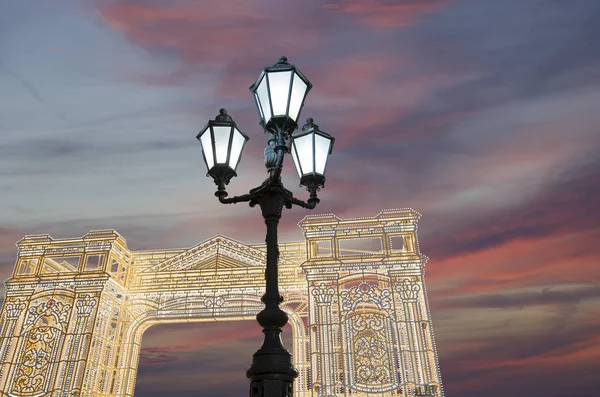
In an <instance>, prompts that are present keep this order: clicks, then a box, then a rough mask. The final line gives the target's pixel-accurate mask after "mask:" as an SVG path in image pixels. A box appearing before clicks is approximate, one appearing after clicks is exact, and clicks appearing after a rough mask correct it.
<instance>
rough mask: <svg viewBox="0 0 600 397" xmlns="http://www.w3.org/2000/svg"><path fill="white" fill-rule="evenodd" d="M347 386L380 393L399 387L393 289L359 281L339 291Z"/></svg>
mask: <svg viewBox="0 0 600 397" xmlns="http://www.w3.org/2000/svg"><path fill="white" fill-rule="evenodd" d="M340 298H341V301H340V306H341V307H340V309H341V314H342V319H341V320H342V330H343V339H344V343H345V345H346V346H345V347H346V349H345V350H346V352H347V355H346V357H345V360H344V361H345V366H346V372H347V374H348V381H347V382H348V383H347V386H348V387H349V388H351V389H354V390H357V391H362V392H367V393H382V392H386V391H390V390H395V389H397V388H398V386H399V384H400V383H401V382H400V378H399V372H398V368H397V360H396V359H395V356H396V354H397V352H396V337H395V333H394V321H393V317H392V316H391V313H392V306H393V303H392V291H391V290H390V289H387V288H380V286H378V285H377V283H367V282H364V281H363V282H361V283H360V284H358V285H355V286H353V287H351V288H350V289H347V290H344V291H342V292H341V293H340Z"/></svg>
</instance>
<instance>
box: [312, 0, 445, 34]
mask: <svg viewBox="0 0 600 397" xmlns="http://www.w3.org/2000/svg"><path fill="white" fill-rule="evenodd" d="M446 3H447V2H446V1H443V0H421V1H412V0H395V1H390V0H362V1H351V0H337V1H336V0H334V1H331V2H329V3H327V4H325V5H323V8H325V9H327V10H330V11H333V12H336V13H343V14H350V15H354V16H356V17H357V19H358V21H360V22H362V23H365V24H368V25H372V26H375V27H379V28H390V27H399V26H407V25H412V24H414V23H416V21H417V20H418V19H419V17H420V16H421V14H425V13H428V12H432V11H435V10H437V9H438V8H440V7H442V6H443V5H444V4H446Z"/></svg>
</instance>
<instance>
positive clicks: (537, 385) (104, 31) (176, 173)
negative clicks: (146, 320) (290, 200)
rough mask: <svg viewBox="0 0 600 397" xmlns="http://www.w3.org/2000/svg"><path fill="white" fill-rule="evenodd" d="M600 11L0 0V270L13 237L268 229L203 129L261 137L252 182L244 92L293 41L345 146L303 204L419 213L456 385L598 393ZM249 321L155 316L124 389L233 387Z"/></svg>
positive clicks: (577, 1)
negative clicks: (217, 168) (219, 188)
mask: <svg viewBox="0 0 600 397" xmlns="http://www.w3.org/2000/svg"><path fill="white" fill-rule="evenodd" d="M598 18H600V2H598V1H597V0H502V1H499V0H364V1H351V0H304V1H296V2H291V1H279V0H227V1H225V0H203V1H192V0H176V1H166V0H164V1H158V0H106V1H105V0H53V1H41V0H35V1H34V0H19V1H11V0H0V279H7V278H8V277H9V276H10V274H11V273H12V271H13V268H14V263H15V259H16V247H15V242H16V241H18V240H19V239H20V238H22V237H23V236H24V235H26V234H36V233H49V234H50V235H52V236H53V237H54V238H66V237H77V236H82V235H84V234H85V233H86V232H87V231H89V230H98V229H107V228H108V229H116V230H117V231H118V232H119V233H120V234H121V235H123V236H124V237H125V239H126V240H127V243H128V246H129V248H130V249H132V250H142V249H160V248H179V247H189V246H193V245H195V244H196V243H199V242H201V241H204V240H205V239H207V238H210V237H211V236H214V235H215V234H223V235H225V236H228V237H231V238H234V239H236V240H240V241H245V242H248V243H259V242H261V241H262V240H263V237H262V230H264V224H263V221H262V217H261V216H260V212H259V211H257V210H256V209H254V210H253V209H250V208H248V207H247V206H245V205H241V206H239V205H238V206H231V205H229V206H223V205H221V204H219V203H218V202H217V200H216V198H215V197H214V196H213V193H214V191H215V186H214V183H213V182H212V180H210V179H209V178H206V177H205V173H206V170H205V165H204V163H203V160H202V155H201V149H200V144H199V143H198V142H197V141H196V140H195V136H196V134H197V133H198V131H199V130H200V128H201V127H202V126H203V125H204V124H205V123H206V121H207V120H208V119H211V118H214V116H216V115H217V113H218V109H219V108H221V107H226V108H227V109H228V110H229V113H230V115H231V116H232V117H233V118H234V120H236V122H237V123H238V125H240V127H241V128H242V129H243V130H244V131H245V132H246V134H247V135H248V136H249V137H250V140H249V141H248V144H247V146H246V148H245V150H244V153H243V154H242V159H241V163H240V165H239V168H238V177H237V178H234V179H233V180H232V182H231V183H230V184H229V187H228V190H229V192H230V193H231V194H242V193H246V192H247V191H248V190H249V189H251V188H252V187H254V186H257V185H259V184H260V183H261V182H262V180H263V179H264V178H265V171H264V166H263V159H262V150H263V148H264V145H265V144H266V140H265V136H264V134H263V132H262V131H261V128H260V126H259V125H258V115H257V114H256V108H255V106H254V103H253V99H252V97H251V95H250V92H249V90H248V87H249V86H250V85H251V84H252V83H253V82H254V81H255V79H256V78H257V77H258V75H259V73H260V71H261V70H262V68H263V67H265V66H269V65H272V64H274V63H275V62H276V61H277V59H278V57H279V56H281V55H285V56H287V57H288V58H289V60H290V62H291V63H293V64H295V65H296V66H297V67H298V68H299V69H300V70H301V71H302V72H303V73H304V74H305V75H306V76H307V78H308V79H309V80H310V81H311V82H312V83H313V86H314V87H313V89H312V91H311V92H310V93H309V95H308V97H307V98H306V102H305V106H304V109H303V111H302V117H303V118H305V117H309V116H310V117H313V118H314V119H315V122H316V123H317V124H319V126H320V127H321V129H322V130H324V131H326V132H328V133H330V134H331V135H333V136H334V137H335V138H336V141H335V146H334V149H333V153H332V155H331V157H330V160H329V162H328V165H327V185H326V187H325V188H324V189H323V190H322V191H321V192H320V198H321V203H320V204H319V206H318V207H317V209H315V210H314V211H313V212H312V213H334V214H336V215H337V216H338V217H341V218H353V217H363V216H364V217H368V216H375V215H376V214H377V213H378V212H379V211H381V210H382V209H390V208H403V207H410V208H413V209H415V210H416V211H418V212H420V213H421V214H422V215H423V216H422V219H421V221H420V223H419V242H420V248H421V251H422V252H423V253H424V254H425V255H427V256H428V257H429V258H430V260H429V263H428V264H427V266H426V273H425V282H426V284H427V286H428V293H429V300H430V306H431V311H432V319H433V327H434V330H435V337H436V342H437V348H438V355H439V361H440V368H441V375H442V380H443V384H444V389H445V393H446V395H447V396H458V395H460V396H462V397H475V396H481V395H485V396H488V397H496V396H506V395H516V394H521V395H528V396H531V397H541V396H544V397H559V396H569V397H592V396H597V395H598V393H599V391H598V389H599V388H600V377H599V376H598V373H599V372H600V316H599V313H600V284H599V282H600V263H599V259H600V244H598V239H599V238H600V211H598V202H599V199H598V197H600V155H599V154H598V153H600V112H599V111H598V109H600V41H599V40H598V37H600V24H598V23H597V21H598ZM292 168H293V163H292V161H291V160H290V159H288V160H286V163H285V165H284V175H283V180H284V183H285V184H286V186H287V187H288V188H290V189H291V190H292V191H294V192H295V193H296V195H297V196H298V197H301V198H304V197H305V196H307V193H306V192H305V191H303V190H302V189H301V188H299V187H298V180H297V174H296V172H295V170H293V169H292ZM308 214H309V212H308V211H307V210H304V209H299V208H294V209H293V210H290V211H286V212H285V213H284V216H283V219H282V223H281V225H280V237H281V239H282V240H285V241H296V240H301V239H302V234H301V230H300V229H299V227H298V226H297V222H298V221H300V220H301V219H302V218H303V217H304V216H305V215H308ZM257 230H261V232H260V233H258V232H257ZM0 292H1V294H0V295H1V296H4V290H3V286H2V287H0ZM249 324H251V323H246V322H235V323H224V322H219V323H198V324H186V325H183V324H181V325H159V326H154V327H152V328H150V329H149V330H148V331H147V332H146V334H145V335H144V340H143V344H144V348H143V350H142V353H141V358H140V373H139V377H138V383H137V386H136V397H154V396H159V395H161V396H162V395H165V393H166V392H167V391H170V392H177V393H178V395H179V396H184V397H185V396H192V395H194V396H214V395H223V393H225V394H226V395H234V394H238V393H246V390H247V387H248V384H247V380H246V379H245V376H244V371H245V369H246V368H247V367H248V366H249V363H250V356H251V354H252V353H253V352H254V351H255V350H256V349H257V348H258V346H259V345H260V337H259V336H258V335H257V334H259V331H258V328H253V327H254V325H253V324H252V326H249ZM256 327H257V326H256ZM288 331H289V330H288ZM288 334H289V332H288ZM287 337H288V336H286V338H287ZM208 341H212V342H211V343H208ZM288 346H290V345H289V343H288ZM171 395H172V394H171Z"/></svg>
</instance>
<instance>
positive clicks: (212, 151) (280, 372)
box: [197, 57, 334, 397]
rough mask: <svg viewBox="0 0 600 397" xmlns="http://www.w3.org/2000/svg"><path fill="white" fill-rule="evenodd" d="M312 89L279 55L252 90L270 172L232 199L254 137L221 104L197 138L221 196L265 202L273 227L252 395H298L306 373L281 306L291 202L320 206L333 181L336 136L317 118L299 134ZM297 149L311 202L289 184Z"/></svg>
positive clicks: (250, 372) (302, 179)
mask: <svg viewBox="0 0 600 397" xmlns="http://www.w3.org/2000/svg"><path fill="white" fill-rule="evenodd" d="M311 88H312V84H311V83H310V82H309V81H308V79H307V78H306V77H305V76H304V75H303V74H302V73H301V72H300V71H299V70H298V69H297V68H296V67H295V66H294V65H290V64H289V63H288V61H287V58H286V57H281V58H279V62H277V63H276V64H275V65H274V66H272V67H266V68H264V69H263V71H262V72H261V74H260V76H259V78H258V79H257V80H256V82H255V83H254V84H252V86H251V87H250V91H251V92H252V95H253V96H254V101H255V103H256V107H257V111H258V114H259V119H260V121H259V124H260V125H261V126H262V127H263V129H264V131H265V133H267V134H268V141H267V146H266V148H265V151H264V161H265V166H266V168H267V172H268V174H269V177H268V178H267V179H266V180H265V181H264V182H263V183H262V184H261V185H260V186H258V187H256V188H254V189H251V190H250V192H249V193H247V194H243V195H241V196H235V197H227V196H228V193H227V191H226V188H225V186H226V185H227V184H229V181H230V180H231V178H232V177H234V176H237V174H236V172H235V170H236V168H237V165H238V163H239V160H240V157H241V154H242V150H243V148H244V145H245V144H246V141H247V140H248V137H247V136H246V135H245V134H244V133H243V132H242V130H240V129H239V128H238V126H237V124H236V123H235V122H234V121H233V119H232V118H231V116H230V115H228V114H227V110H225V109H221V110H220V111H219V115H218V116H217V117H216V118H215V120H214V121H213V120H211V121H209V122H208V123H207V124H206V126H205V127H204V128H203V129H202V131H201V132H200V133H199V134H198V136H197V138H198V140H199V141H200V142H201V144H202V153H203V155H204V161H205V163H206V166H207V168H208V174H207V176H211V177H212V178H213V179H214V181H215V184H216V185H217V191H216V193H215V196H217V197H218V198H219V201H220V202H221V203H223V204H233V203H239V202H249V204H250V207H254V206H256V205H257V204H258V205H259V207H260V209H261V211H262V215H263V218H264V220H265V224H266V226H267V235H266V240H265V242H266V246H267V265H266V271H265V280H266V288H265V289H266V290H265V294H264V295H263V297H262V299H261V301H262V302H263V303H264V305H265V307H264V309H263V310H262V311H261V312H260V313H258V314H257V315H256V320H257V322H258V323H259V324H260V325H261V326H262V327H263V334H264V342H263V345H262V346H261V348H260V349H259V350H258V351H257V352H256V353H254V355H253V356H252V365H251V366H250V368H249V369H248V371H247V372H246V376H247V377H248V378H250V397H291V396H292V391H293V382H294V378H296V377H297V376H298V372H297V371H296V369H295V368H294V367H293V365H292V356H291V354H290V353H289V352H288V351H287V350H286V349H285V347H284V346H283V344H282V343H281V328H282V327H283V326H284V325H285V324H286V323H287V322H288V316H287V314H286V313H285V312H284V311H283V310H281V308H280V307H279V304H280V303H281V302H283V297H282V296H281V295H280V294H279V277H278V262H279V248H278V245H277V225H278V224H279V220H280V219H281V213H282V211H283V207H285V208H288V209H289V208H292V206H293V205H297V206H300V207H303V208H308V209H313V208H315V206H316V205H317V203H319V199H318V198H317V191H318V190H319V189H320V188H321V187H323V186H324V184H325V166H326V163H327V158H328V156H329V154H331V149H332V147H333V142H334V138H333V137H331V136H330V135H329V134H327V133H325V132H322V131H320V130H319V127H318V126H317V125H316V124H314V121H313V119H311V118H309V119H307V122H306V124H305V125H304V126H303V127H302V130H301V131H299V132H298V133H294V131H295V130H296V129H297V128H298V118H299V117H300V112H301V110H302V106H303V105H304V99H305V98H306V94H307V93H308V92H309V91H310V89H311ZM288 142H289V146H290V147H291V150H292V157H293V159H294V164H295V165H296V169H297V171H298V176H299V177H300V185H302V186H305V187H306V189H307V190H308V192H309V198H308V200H307V201H302V200H299V199H297V198H295V197H294V196H293V194H292V192H290V191H289V190H287V189H286V188H285V187H284V186H283V183H282V182H281V169H282V166H283V158H284V156H285V154H286V153H288V152H289V148H288Z"/></svg>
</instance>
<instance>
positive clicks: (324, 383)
mask: <svg viewBox="0 0 600 397" xmlns="http://www.w3.org/2000/svg"><path fill="white" fill-rule="evenodd" d="M419 217H420V215H419V214H418V213H416V212H414V211H412V210H410V209H403V210H386V211H382V212H380V213H379V214H378V215H377V216H375V217H372V218H362V219H344V220H342V219H339V218H337V217H336V216H335V215H317V216H309V217H306V218H305V219H304V220H302V221H301V222H300V227H301V228H302V230H303V232H304V236H305V240H304V241H300V242H289V243H281V244H280V245H279V251H280V263H279V268H280V289H281V293H282V295H283V296H284V297H285V301H284V304H283V309H284V310H285V311H286V312H287V313H288V315H289V317H290V324H291V327H292V349H291V350H292V353H293V359H294V365H295V366H296V367H297V369H298V372H299V377H298V379H297V380H296V381H295V382H294V387H295V395H296V396H298V397H320V396H323V397H332V396H353V397H354V396H365V397H371V396H377V397H387V396H398V395H405V396H407V395H416V396H432V397H443V390H442V387H441V380H440V376H439V369H438V367H437V357H436V353H435V344H434V341H433V332H432V327H431V326H430V322H431V319H430V314H429V311H428V304H427V297H426V295H425V285H424V283H423V267H424V265H425V262H426V261H427V258H426V257H425V256H424V255H421V253H420V252H419V248H418V243H417V235H416V225H417V221H418V219H419ZM17 245H18V247H19V253H18V258H17V263H16V265H15V271H14V274H13V277H12V278H11V279H9V280H8V281H7V282H6V299H5V303H4V306H3V308H2V317H1V322H0V390H7V391H8V392H0V396H2V397H9V396H10V397H54V395H55V394H56V393H57V392H59V391H60V392H61V393H68V394H70V395H73V396H79V397H85V396H90V397H91V396H94V397H96V396H115V397H116V396H119V397H131V396H132V395H133V391H134V386H135V378H136V373H137V365H138V360H139V352H140V345H141V338H142V335H143V333H144V332H145V330H146V329H147V328H148V327H150V326H152V325H153V324H160V323H178V322H202V321H215V320H217V321H228V320H242V319H248V320H254V317H255V315H256V313H257V312H258V311H260V310H261V309H262V307H263V305H262V303H261V302H260V296H262V294H263V292H264V263H265V262H266V253H265V251H266V249H265V246H264V244H255V245H248V244H244V243H242V242H239V241H236V240H233V239H230V238H227V237H224V236H220V235H218V236H215V237H213V238H211V239H208V240H206V241H204V242H202V243H200V244H197V245H195V246H193V247H191V248H186V249H170V250H152V251H137V252H136V251H130V250H129V249H128V248H127V244H126V242H125V240H124V239H123V237H121V236H120V235H119V234H117V233H116V232H114V231H112V230H104V231H93V232H90V233H88V234H86V235H85V236H83V237H81V238H73V239H64V240H54V239H52V238H51V237H50V236H48V235H33V236H26V237H25V238H23V239H22V240H21V241H19V242H18V243H17ZM259 334H260V328H259V327H258V325H257V335H259ZM40 341H43V342H40ZM34 368H35V369H34Z"/></svg>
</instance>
